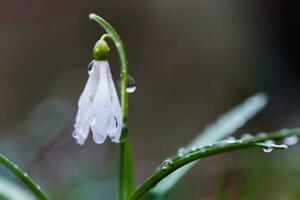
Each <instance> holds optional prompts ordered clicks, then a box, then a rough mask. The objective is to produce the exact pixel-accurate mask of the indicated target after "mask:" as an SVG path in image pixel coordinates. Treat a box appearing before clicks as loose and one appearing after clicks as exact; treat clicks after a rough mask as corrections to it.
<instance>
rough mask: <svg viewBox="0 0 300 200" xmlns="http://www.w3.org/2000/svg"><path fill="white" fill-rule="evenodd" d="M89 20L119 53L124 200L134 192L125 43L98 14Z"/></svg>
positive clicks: (121, 183) (120, 175)
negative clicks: (128, 127) (101, 30)
mask: <svg viewBox="0 0 300 200" xmlns="http://www.w3.org/2000/svg"><path fill="white" fill-rule="evenodd" d="M89 18H90V19H92V20H95V21H96V22H97V23H98V24H100V26H102V27H103V28H104V29H105V31H106V32H107V33H108V34H105V35H103V37H104V38H109V39H111V40H112V42H113V44H114V45H115V48H116V49H117V52H118V60H119V63H120V72H121V79H122V81H121V91H120V96H121V107H122V117H123V127H122V135H121V140H120V150H119V200H124V199H126V198H127V197H128V196H129V195H130V194H131V193H132V192H133V190H134V175H133V159H132V151H131V145H130V143H129V139H128V129H127V109H128V94H127V92H126V86H127V80H128V61H127V56H126V51H125V46H124V43H123V41H122V39H121V37H120V36H119V34H118V33H117V31H116V30H115V29H114V28H113V27H112V26H111V25H110V24H109V23H108V22H107V21H105V20H104V19H103V18H101V17H99V16H98V15H96V14H90V15H89Z"/></svg>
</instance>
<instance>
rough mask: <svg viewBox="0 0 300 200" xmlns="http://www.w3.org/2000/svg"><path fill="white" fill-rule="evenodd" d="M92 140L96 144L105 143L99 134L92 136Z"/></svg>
mask: <svg viewBox="0 0 300 200" xmlns="http://www.w3.org/2000/svg"><path fill="white" fill-rule="evenodd" d="M93 140H94V142H95V143H96V144H102V143H103V142H104V141H105V137H103V136H102V135H100V134H93Z"/></svg>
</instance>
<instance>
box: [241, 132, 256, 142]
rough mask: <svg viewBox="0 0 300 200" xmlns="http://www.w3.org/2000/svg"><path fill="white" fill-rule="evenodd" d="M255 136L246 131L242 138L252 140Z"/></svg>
mask: <svg viewBox="0 0 300 200" xmlns="http://www.w3.org/2000/svg"><path fill="white" fill-rule="evenodd" d="M252 138H253V136H252V135H251V134H250V133H245V134H243V135H242V136H241V139H242V140H251V139H252Z"/></svg>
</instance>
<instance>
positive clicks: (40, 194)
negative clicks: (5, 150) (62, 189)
mask: <svg viewBox="0 0 300 200" xmlns="http://www.w3.org/2000/svg"><path fill="white" fill-rule="evenodd" d="M0 163H1V164H3V165H4V166H5V167H6V168H7V169H9V170H10V171H11V172H12V173H14V174H15V175H16V176H17V177H18V178H19V179H20V180H21V181H23V183H25V185H27V186H28V187H29V189H30V190H31V191H32V192H33V193H34V194H35V196H36V197H37V198H38V199H40V200H49V197H48V196H47V194H46V193H45V192H44V191H43V190H42V189H41V187H40V186H39V185H38V184H37V183H35V182H34V181H33V180H32V179H31V178H30V177H29V176H28V174H26V173H24V172H23V171H22V170H20V169H19V167H18V166H17V165H15V164H14V163H13V162H11V161H10V160H9V159H8V158H6V157H5V156H4V155H2V154H1V153H0Z"/></svg>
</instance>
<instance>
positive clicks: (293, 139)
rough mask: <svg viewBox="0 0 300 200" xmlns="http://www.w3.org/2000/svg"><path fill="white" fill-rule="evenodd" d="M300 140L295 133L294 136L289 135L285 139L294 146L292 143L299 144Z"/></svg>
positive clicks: (284, 141) (287, 143)
mask: <svg viewBox="0 0 300 200" xmlns="http://www.w3.org/2000/svg"><path fill="white" fill-rule="evenodd" d="M298 141H299V138H298V137H297V136H295V135H292V136H289V137H285V138H284V139H283V143H284V144H286V145H288V146H292V145H295V144H297V143H298Z"/></svg>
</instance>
